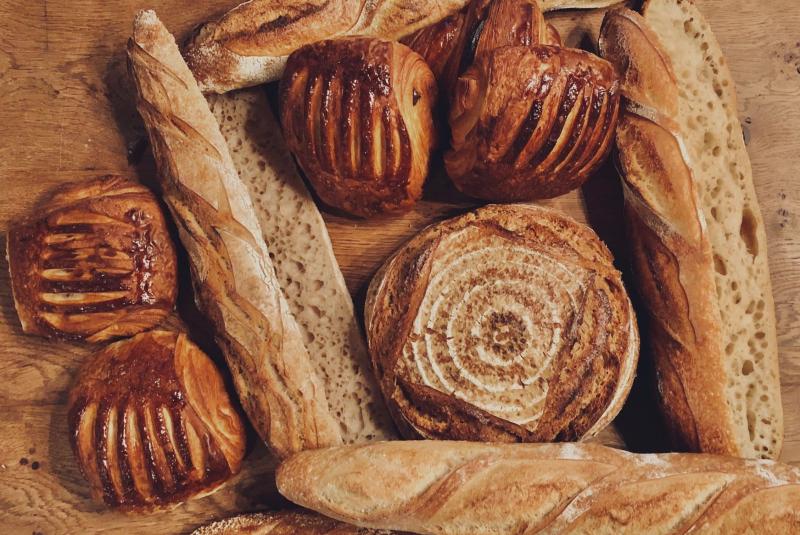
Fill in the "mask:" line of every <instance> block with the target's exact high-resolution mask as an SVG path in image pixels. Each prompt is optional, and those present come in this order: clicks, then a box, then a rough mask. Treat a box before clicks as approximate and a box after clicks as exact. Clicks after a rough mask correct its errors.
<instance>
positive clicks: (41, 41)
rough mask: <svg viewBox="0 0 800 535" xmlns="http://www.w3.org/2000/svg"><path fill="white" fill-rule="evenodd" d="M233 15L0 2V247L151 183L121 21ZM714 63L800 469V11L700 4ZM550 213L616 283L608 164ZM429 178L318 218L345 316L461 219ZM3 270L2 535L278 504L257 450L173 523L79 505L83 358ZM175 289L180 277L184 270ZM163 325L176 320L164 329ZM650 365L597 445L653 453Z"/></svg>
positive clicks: (588, 19) (81, 529) (561, 22)
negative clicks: (77, 429) (730, 117)
mask: <svg viewBox="0 0 800 535" xmlns="http://www.w3.org/2000/svg"><path fill="white" fill-rule="evenodd" d="M237 3H238V2H237V0H222V1H215V2H192V1H188V0H173V1H169V0H151V1H150V2H141V1H134V0H117V1H113V2H109V1H101V0H71V1H69V2H67V1H53V0H51V1H49V2H48V1H46V0H38V1H37V0H34V1H25V2H23V1H21V0H0V20H2V21H3V22H2V23H0V246H2V247H3V249H5V230H6V228H7V227H8V224H9V222H10V221H11V220H13V219H14V218H17V217H19V216H21V215H23V214H25V213H26V212H28V211H29V210H30V209H31V207H32V206H33V205H34V203H35V202H36V200H37V199H38V198H39V197H40V196H41V195H42V194H43V193H44V192H45V191H46V190H48V189H50V188H51V187H53V186H55V185H57V184H60V183H63V182H67V181H74V180H79V179H82V178H87V177H91V176H95V175H98V174H105V173H111V172H114V173H120V174H123V175H126V176H131V177H138V178H139V179H141V180H142V181H143V182H145V183H147V184H152V183H153V163H152V157H151V156H150V153H149V148H148V147H147V145H146V144H145V143H144V133H143V130H142V126H141V122H140V120H139V118H138V116H137V115H136V113H135V110H134V107H133V101H132V99H131V95H130V87H129V85H128V84H127V80H126V78H125V76H124V72H125V57H124V55H123V50H124V44H125V41H126V40H127V38H128V35H129V33H130V24H131V20H132V17H133V14H134V13H135V12H136V11H137V10H138V9H140V8H144V7H152V8H155V9H156V10H157V11H158V13H159V15H160V16H161V18H162V19H163V20H164V21H165V23H166V24H167V25H168V27H169V28H170V29H171V30H172V31H173V32H175V33H176V35H178V36H179V37H183V36H185V35H186V34H187V32H188V31H190V29H191V28H192V27H193V26H194V25H196V24H198V23H199V22H201V21H203V20H205V19H207V18H209V17H212V16H214V15H217V14H220V13H222V12H223V11H225V10H226V9H228V8H230V7H232V6H233V5H235V4H237ZM697 3H698V4H699V6H700V8H701V9H702V10H703V11H704V12H705V14H706V15H707V17H708V18H709V20H710V21H711V24H712V26H713V28H714V30H715V33H716V34H717V36H718V38H719V40H720V42H721V43H722V47H723V49H724V51H725V52H726V54H727V57H728V60H729V63H730V65H731V69H732V71H733V76H734V78H735V80H736V87H737V90H738V93H739V114H740V117H741V119H742V123H743V129H744V136H745V139H746V140H747V143H748V149H749V151H750V155H751V158H752V161H753V170H754V174H755V178H756V188H757V191H758V196H759V200H760V202H761V207H762V210H763V214H764V219H765V221H766V225H767V236H768V238H769V253H770V267H771V271H772V280H773V285H774V290H775V300H776V303H777V313H778V337H779V343H780V349H781V365H782V370H781V371H782V387H783V404H784V409H785V417H786V443H785V446H784V451H783V456H782V459H783V460H784V461H787V462H790V463H796V464H800V413H798V411H797V410H796V408H797V407H798V405H800V220H798V214H800V137H798V132H800V10H798V9H797V2H796V0H773V1H770V2H753V1H752V0H697ZM601 17H602V13H601V12H595V13H592V14H589V15H586V14H582V13H578V12H564V13H558V14H554V15H552V16H550V18H551V20H553V21H554V22H555V23H556V25H557V26H558V27H559V29H560V30H561V31H562V35H563V36H564V37H565V39H566V42H567V43H568V44H569V45H571V46H582V47H584V48H591V47H592V46H593V43H594V42H595V39H596V35H597V30H598V27H599V22H600V19H601ZM546 204H550V205H553V206H557V207H559V208H561V209H563V210H565V211H566V212H568V213H570V214H572V215H574V216H576V217H577V218H579V219H581V220H583V221H588V222H589V223H590V224H592V225H593V226H594V227H595V229H596V230H597V231H598V232H599V234H600V235H601V237H602V238H604V239H605V240H606V241H607V242H608V243H609V246H610V247H611V248H612V250H613V251H614V252H615V254H617V256H618V263H619V266H620V267H621V268H624V243H622V240H621V228H620V217H619V216H620V206H621V199H620V194H619V189H618V185H617V179H616V176H615V174H614V172H613V169H612V168H611V166H607V167H606V168H605V169H604V170H603V171H602V172H600V173H599V174H598V175H597V176H595V177H594V178H593V179H592V180H591V181H590V182H589V183H588V184H587V185H586V186H585V187H584V188H582V190H581V191H578V192H573V193H572V194H570V195H566V196H564V197H561V198H559V199H557V200H554V201H549V202H548V203H546ZM469 206H470V205H469V203H468V202H466V200H465V199H464V198H463V197H460V196H459V195H457V194H456V193H455V192H454V191H453V189H452V187H451V186H450V185H449V184H448V182H447V180H446V179H445V178H444V177H443V175H442V173H441V171H440V170H439V171H437V172H434V174H433V177H432V178H431V180H430V181H429V184H428V186H427V188H426V193H425V200H424V201H423V202H421V203H420V204H419V205H418V206H417V207H416V208H415V209H414V210H413V211H411V212H409V213H407V214H404V215H398V216H389V217H382V218H377V219H374V220H370V221H358V220H354V219H349V218H346V217H342V216H340V215H335V214H332V213H329V212H327V211H326V212H325V217H326V220H327V222H328V224H329V230H330V233H331V237H332V240H333V243H334V247H335V250H336V255H337V257H338V259H339V262H340V264H341V267H342V270H343V272H344V274H345V278H346V279H347V282H348V285H349V287H350V289H351V291H352V292H353V295H354V298H355V300H356V304H357V306H359V307H360V305H361V303H362V302H363V297H364V292H365V287H366V284H367V282H368V280H369V277H370V276H371V275H372V273H373V272H374V271H375V269H376V268H377V267H378V265H379V264H380V263H381V262H382V261H383V260H384V259H385V258H386V257H387V255H388V254H389V253H391V251H393V250H394V249H395V248H396V247H397V246H399V245H400V244H401V243H402V242H403V241H405V240H406V239H408V238H409V237H410V236H412V235H413V234H414V233H415V232H416V231H418V230H419V229H420V228H422V227H423V226H425V225H427V224H429V223H431V222H433V221H437V220H440V219H442V218H445V217H447V216H450V215H454V214H457V213H460V212H463V211H464V210H465V209H467V208H468V207H469ZM7 268H8V266H7V265H6V261H5V259H1V260H0V364H2V368H0V369H2V380H1V381H0V532H2V533H24V534H31V533H33V534H37V533H39V534H48V535H49V534H55V533H92V532H99V531H101V530H102V531H104V532H106V531H107V532H117V531H122V530H127V531H128V532H129V533H186V532H189V531H191V529H193V528H194V527H197V526H199V525H201V524H203V523H206V522H207V521H209V520H212V519H216V518H221V517H224V516H229V515H231V514H234V513H237V512H244V511H253V510H258V509H267V508H278V507H281V506H284V505H285V502H283V501H281V499H280V498H279V497H277V495H276V493H275V486H274V481H273V477H272V473H271V471H272V468H273V466H274V463H273V462H272V460H271V459H270V458H269V456H268V455H267V453H266V450H265V448H264V447H263V445H261V444H258V441H257V440H256V439H255V437H254V435H252V434H251V437H250V451H249V453H248V456H247V458H246V459H245V469H244V470H243V472H242V474H240V475H239V476H238V477H237V478H236V479H235V480H234V481H232V482H231V484H230V485H229V486H228V487H227V488H225V489H223V490H221V491H220V492H218V493H216V494H214V495H213V496H210V497H208V498H204V499H201V500H196V501H193V502H190V503H188V504H185V505H183V506H180V507H178V508H176V509H175V510H173V511H170V512H163V513H156V514H151V515H139V516H126V515H123V514H119V513H113V512H109V511H108V510H106V509H105V508H104V507H103V506H102V505H99V504H97V503H94V502H92V501H91V500H90V499H89V491H88V488H87V486H86V484H85V483H84V481H83V479H82V477H81V476H80V474H79V472H78V469H77V466H76V463H75V462H74V460H73V458H72V453H71V451H70V449H69V442H68V436H67V427H66V421H65V412H66V409H65V402H66V393H67V389H68V388H69V385H70V384H71V381H72V380H73V377H74V374H75V372H76V370H77V367H78V365H79V363H80V362H81V360H82V359H83V358H84V357H85V356H86V355H87V354H88V353H89V352H90V351H91V348H89V347H86V346H84V345H81V344H68V343H53V342H49V341H46V340H43V339H40V338H35V337H28V336H25V335H23V334H22V333H21V330H20V325H19V322H18V320H17V318H16V314H15V312H14V305H13V302H12V299H11V292H10V288H9V277H8V269H7ZM182 275H183V278H184V281H185V279H186V275H187V273H186V270H185V267H184V272H183V273H182ZM180 302H181V305H180V307H179V314H180V315H181V316H182V318H183V320H185V322H186V324H188V326H189V330H190V332H191V333H192V334H193V337H194V338H195V339H196V340H197V341H198V343H200V344H201V346H203V347H204V348H205V349H206V350H207V351H209V352H210V353H211V354H212V356H214V357H218V355H217V352H216V350H215V348H214V347H213V345H212V344H211V342H210V340H209V339H208V336H207V333H206V332H205V331H204V330H203V329H197V328H196V327H194V325H195V321H194V319H195V316H196V313H195V311H194V310H193V307H192V306H191V296H190V290H189V287H188V285H187V284H183V286H182V288H181V298H180ZM171 322H172V323H173V324H175V325H178V324H179V323H181V320H178V319H177V318H173V319H172V320H171ZM646 377H647V366H646V362H645V365H644V367H643V370H641V371H640V379H639V380H638V381H637V385H636V387H635V388H634V392H633V394H632V395H631V398H630V399H629V401H628V403H627V405H626V408H625V409H624V411H623V413H622V414H621V416H620V417H619V418H618V420H617V422H616V424H615V429H612V430H609V431H608V432H606V433H604V434H603V435H602V436H601V440H603V441H604V442H607V443H610V444H614V445H622V444H623V443H624V445H626V446H627V447H628V448H630V449H634V450H660V449H663V448H664V438H663V435H662V432H661V429H660V427H659V424H658V417H657V415H656V414H655V413H654V412H653V408H652V405H651V396H650V393H651V392H650V390H649V385H648V383H647V381H646V380H645V379H646Z"/></svg>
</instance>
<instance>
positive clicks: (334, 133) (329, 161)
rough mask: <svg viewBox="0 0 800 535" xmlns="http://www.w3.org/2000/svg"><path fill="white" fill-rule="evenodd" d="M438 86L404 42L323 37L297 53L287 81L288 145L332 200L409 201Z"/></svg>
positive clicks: (370, 207)
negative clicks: (329, 38)
mask: <svg viewBox="0 0 800 535" xmlns="http://www.w3.org/2000/svg"><path fill="white" fill-rule="evenodd" d="M435 95H436V84H435V79H434V77H433V73H432V72H431V70H430V68H429V67H428V65H427V64H426V63H425V61H424V60H423V59H422V58H421V57H420V56H419V54H417V53H415V52H413V51H412V50H411V49H410V48H408V47H407V46H405V45H401V44H400V43H397V42H392V41H385V40H382V39H377V38H367V37H352V38H344V39H337V40H333V41H322V42H319V43H315V44H312V45H308V46H304V47H303V48H301V49H299V50H297V51H296V52H294V53H293V54H292V55H291V56H290V57H289V60H288V62H287V64H286V71H285V72H284V76H283V78H282V79H281V86H280V104H281V123H282V125H283V131H284V136H285V137H286V142H287V144H288V145H289V148H290V149H291V150H292V152H293V153H294V155H295V158H296V159H297V163H298V164H299V165H300V167H301V168H302V170H303V171H304V172H305V174H306V176H307V177H308V179H309V181H310V182H311V184H312V185H313V186H314V189H315V191H316V192H317V194H318V195H319V196H320V198H321V199H322V200H323V201H324V202H325V203H327V204H329V205H331V206H334V207H336V208H340V209H342V210H344V211H346V212H349V213H351V214H354V215H359V216H370V215H373V214H376V213H379V212H385V211H390V210H397V209H402V208H407V207H410V206H411V205H412V204H414V203H415V202H416V201H417V200H418V199H419V197H420V196H421V195H422V185H423V182H424V181H425V178H426V176H427V173H428V162H429V160H430V155H431V150H432V148H433V145H434V141H435V132H434V127H433V119H432V115H431V107H432V105H433V102H434V100H435Z"/></svg>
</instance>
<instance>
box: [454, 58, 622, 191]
mask: <svg viewBox="0 0 800 535" xmlns="http://www.w3.org/2000/svg"><path fill="white" fill-rule="evenodd" d="M618 115H619V93H618V79H617V74H616V72H615V70H614V68H613V67H612V66H611V64H609V63H608V62H606V61H605V60H602V59H600V58H598V57H597V56H594V55H593V54H590V53H588V52H584V51H582V50H574V49H566V48H560V47H553V46H545V45H537V46H532V47H522V46H513V47H501V48H497V49H494V50H491V51H489V52H486V53H484V54H481V55H479V56H476V60H475V63H474V64H473V65H472V66H471V67H470V68H469V69H467V70H466V71H465V72H464V74H463V75H461V76H460V77H459V79H458V82H457V84H456V88H455V90H454V95H453V98H452V100H451V108H450V121H449V122H450V129H451V133H452V143H451V149H450V150H449V151H448V152H447V153H446V154H445V157H444V161H445V166H446V168H447V173H448V175H449V176H450V178H451V179H452V180H453V182H454V183H455V185H456V187H458V189H459V190H461V191H462V192H464V193H466V194H467V195H470V196H473V197H477V198H480V199H486V200H492V201H519V200H532V199H541V198H549V197H555V196H557V195H561V194H563V193H566V192H568V191H570V190H572V189H575V188H577V187H578V186H580V185H581V184H582V183H583V182H584V181H585V180H586V179H587V178H588V177H589V175H590V174H591V173H592V172H593V171H594V170H595V169H597V167H598V166H599V165H600V164H601V163H602V162H603V160H604V159H605V157H606V155H607V154H608V151H609V149H610V147H611V140H612V139H613V135H614V128H615V125H616V121H617V117H618Z"/></svg>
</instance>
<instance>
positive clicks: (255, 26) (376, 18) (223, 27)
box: [184, 0, 467, 93]
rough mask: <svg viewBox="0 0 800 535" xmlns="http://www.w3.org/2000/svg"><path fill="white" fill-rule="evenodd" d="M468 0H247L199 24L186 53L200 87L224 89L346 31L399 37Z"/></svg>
mask: <svg viewBox="0 0 800 535" xmlns="http://www.w3.org/2000/svg"><path fill="white" fill-rule="evenodd" d="M466 3H467V0H441V1H433V0H333V1H328V0H326V1H322V0H310V1H308V0H285V1H283V0H250V1H248V2H245V3H243V4H240V5H239V6H237V7H235V8H233V9H232V10H230V11H229V12H227V13H226V14H225V15H223V16H222V18H221V19H220V20H218V21H216V22H209V23H206V24H204V25H203V26H201V27H200V28H199V29H198V30H197V32H196V33H195V34H194V35H193V36H192V38H191V39H190V40H189V42H188V43H187V45H186V47H185V49H184V54H185V57H186V61H187V63H188V64H189V67H190V68H191V70H192V72H193V73H194V76H195V78H196V79H197V81H198V83H199V85H200V89H201V90H202V91H203V92H205V93H226V92H228V91H231V90H234V89H240V88H242V87H248V86H253V85H258V84H262V83H265V82H271V81H274V80H277V79H279V78H280V77H281V74H282V73H283V69H284V67H285V65H286V59H287V58H288V56H289V54H291V53H292V52H294V51H295V50H296V49H298V48H300V47H301V46H303V45H306V44H309V43H313V42H315V41H321V40H323V39H332V38H334V37H342V36H345V35H369V36H375V37H382V38H384V39H400V38H401V37H405V36H406V35H409V34H412V33H414V32H415V31H417V30H419V29H421V28H424V27H425V26H428V25H430V24H433V23H435V22H438V21H440V20H441V19H443V18H445V17H447V16H449V15H452V14H453V13H455V12H456V11H458V10H459V9H461V8H462V7H464V6H465V5H466Z"/></svg>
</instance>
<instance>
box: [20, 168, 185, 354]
mask: <svg viewBox="0 0 800 535" xmlns="http://www.w3.org/2000/svg"><path fill="white" fill-rule="evenodd" d="M6 254H7V258H8V266H9V271H10V274H11V290H12V294H13V296H14V306H15V307H16V310H17V315H18V316H19V319H20V322H21V323H22V330H23V331H24V332H26V333H29V334H38V335H41V336H47V337H52V338H60V339H69V340H86V341H88V342H101V341H104V340H109V339H111V338H119V337H122V336H131V335H134V334H136V333H138V332H141V331H144V330H147V329H149V328H151V327H153V326H155V325H158V324H159V323H160V322H161V321H163V320H164V318H166V317H167V316H168V315H169V314H170V313H171V312H172V309H173V308H174V307H175V299H176V297H177V294H178V282H177V267H176V259H175V248H174V246H173V244H172V239H171V238H170V236H169V232H168V231H167V226H166V221H165V219H164V215H163V214H162V213H161V207H160V206H159V205H158V201H157V200H156V198H155V196H154V195H153V194H152V193H151V192H150V190H148V189H147V188H146V187H144V186H142V185H141V184H138V183H136V182H133V181H131V180H127V179H125V178H122V177H120V176H115V175H108V176H103V177H98V178H95V179H92V180H88V181H84V182H76V183H73V184H65V185H63V186H61V187H59V188H57V189H56V190H54V191H53V192H52V193H50V194H49V195H48V196H47V198H46V199H44V201H43V202H42V203H41V204H40V205H39V206H38V207H37V210H36V212H35V213H34V214H32V215H31V216H29V217H28V218H26V219H24V220H22V221H18V222H15V223H12V225H11V227H10V228H9V230H8V237H7V253H6Z"/></svg>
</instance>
